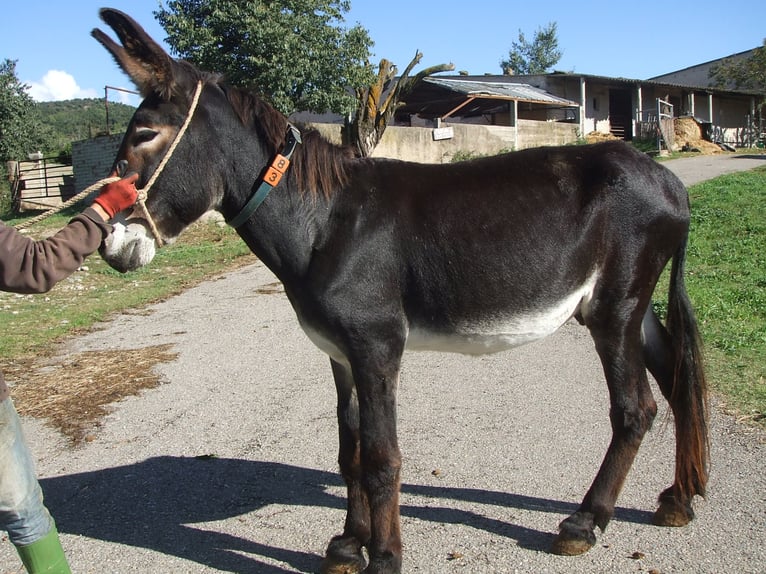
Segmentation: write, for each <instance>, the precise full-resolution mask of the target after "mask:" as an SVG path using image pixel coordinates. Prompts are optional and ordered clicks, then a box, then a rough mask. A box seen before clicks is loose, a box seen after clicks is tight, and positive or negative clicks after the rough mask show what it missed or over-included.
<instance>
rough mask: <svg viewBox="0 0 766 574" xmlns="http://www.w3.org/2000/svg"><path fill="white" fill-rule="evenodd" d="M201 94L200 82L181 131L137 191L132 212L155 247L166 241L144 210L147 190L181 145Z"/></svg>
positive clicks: (145, 209) (147, 194)
mask: <svg viewBox="0 0 766 574" xmlns="http://www.w3.org/2000/svg"><path fill="white" fill-rule="evenodd" d="M201 93H202V80H200V81H199V82H197V89H196V90H195V92H194V98H193V99H192V103H191V106H190V107H189V113H188V114H186V119H185V120H184V123H183V124H182V125H181V129H180V130H178V133H177V134H176V137H175V138H174V139H173V143H172V144H170V147H169V148H168V151H166V152H165V156H164V157H163V158H162V161H161V162H160V165H158V166H157V169H155V170H154V173H153V174H152V177H150V178H149V181H148V182H146V185H145V186H144V187H143V188H142V189H139V190H138V199H137V200H136V205H135V206H134V207H133V212H134V213H137V217H138V218H140V219H143V220H145V221H146V223H147V224H148V225H149V229H150V230H151V232H152V235H153V236H154V240H155V241H156V242H157V247H162V246H163V245H165V244H166V243H167V241H165V239H164V238H163V237H162V235H161V234H160V231H159V229H158V228H157V224H156V223H155V222H154V219H153V218H152V216H151V214H150V213H149V210H148V209H147V208H146V200H147V198H148V196H149V190H150V189H151V188H152V186H153V185H154V182H155V181H157V178H158V177H159V176H160V174H161V173H162V170H163V169H165V166H166V165H167V163H168V161H170V158H171V156H172V155H173V152H174V151H175V150H176V147H178V144H179V143H181V138H182V137H183V135H184V134H185V133H186V129H187V128H188V127H189V124H190V123H191V120H192V116H193V115H194V110H196V109H197V104H198V103H199V97H200V94H201Z"/></svg>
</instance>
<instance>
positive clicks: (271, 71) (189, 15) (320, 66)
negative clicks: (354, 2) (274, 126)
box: [154, 0, 373, 115]
mask: <svg viewBox="0 0 766 574" xmlns="http://www.w3.org/2000/svg"><path fill="white" fill-rule="evenodd" d="M349 9H350V2H349V0H282V1H274V0H255V1H254V0H170V1H169V2H167V7H166V8H164V7H163V8H160V10H159V11H157V12H155V13H154V14H155V16H156V17H157V20H158V21H159V22H160V24H161V25H162V26H163V28H164V29H165V31H166V32H167V34H168V38H167V39H166V41H167V43H168V44H169V45H170V47H171V50H172V51H173V52H174V54H175V55H177V56H179V57H181V58H184V59H186V60H188V61H190V62H192V63H193V64H195V65H196V66H198V67H199V68H201V69H204V70H208V71H211V72H220V73H223V74H224V75H225V77H226V80H227V82H229V83H230V84H232V85H237V86H242V87H249V88H254V89H255V90H257V91H258V92H259V93H261V94H263V95H264V96H266V97H267V98H268V99H269V101H270V102H271V103H272V104H273V105H274V106H275V107H276V108H277V109H279V110H280V111H281V112H283V113H285V114H290V113H292V112H294V111H315V112H326V111H332V112H336V113H341V114H344V115H345V114H347V113H349V112H350V111H351V110H352V109H353V106H354V97H353V95H352V93H351V92H350V91H349V90H348V88H349V87H354V86H360V85H365V84H369V83H371V81H372V77H373V72H372V69H371V67H370V66H369V64H368V58H369V55H370V46H372V43H373V42H372V40H371V39H370V37H369V34H368V33H367V30H365V29H364V28H362V27H361V26H360V25H356V26H353V27H351V28H343V27H342V26H341V25H342V24H343V22H344V19H343V15H344V13H346V12H348V11H349Z"/></svg>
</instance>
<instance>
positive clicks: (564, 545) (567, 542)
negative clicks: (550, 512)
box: [551, 519, 596, 556]
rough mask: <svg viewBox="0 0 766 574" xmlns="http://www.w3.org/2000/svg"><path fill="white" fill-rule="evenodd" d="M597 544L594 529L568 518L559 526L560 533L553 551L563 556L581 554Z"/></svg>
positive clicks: (552, 548)
mask: <svg viewBox="0 0 766 574" xmlns="http://www.w3.org/2000/svg"><path fill="white" fill-rule="evenodd" d="M594 544H596V535H595V534H594V533H593V530H592V529H590V528H588V527H586V526H582V525H579V524H576V521H573V520H571V519H567V520H565V521H564V522H562V523H561V525H560V526H559V533H558V535H557V536H556V538H555V539H554V540H553V544H552V545H551V552H552V553H553V554H559V555H561V556H579V555H580V554H584V553H585V552H587V551H588V550H590V549H591V548H593V545H594Z"/></svg>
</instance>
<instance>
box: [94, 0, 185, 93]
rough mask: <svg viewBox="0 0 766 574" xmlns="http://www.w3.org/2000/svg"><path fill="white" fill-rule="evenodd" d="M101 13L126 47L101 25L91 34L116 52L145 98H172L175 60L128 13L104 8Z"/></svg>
mask: <svg viewBox="0 0 766 574" xmlns="http://www.w3.org/2000/svg"><path fill="white" fill-rule="evenodd" d="M99 15H100V16H101V19H102V20H103V21H104V22H106V23H107V24H109V26H110V27H111V28H112V30H114V32H115V34H117V37H118V38H119V39H120V41H121V42H122V46H120V45H119V44H117V43H116V42H115V41H114V40H112V39H111V38H110V37H109V36H107V35H106V34H105V33H104V32H102V31H101V30H99V29H98V28H95V29H94V30H93V31H92V32H91V36H93V37H94V38H95V39H96V40H98V41H99V42H100V43H101V44H102V45H103V46H104V48H106V49H107V50H108V51H109V53H111V54H112V57H113V58H114V59H115V61H116V62H117V65H118V66H120V68H122V71H123V72H125V73H126V74H127V75H128V76H130V79H131V80H133V83H134V84H136V87H137V88H138V89H139V91H140V92H141V96H142V97H144V98H146V97H147V96H149V95H150V94H152V93H157V94H159V95H160V96H161V97H162V98H164V99H169V98H170V96H171V94H172V93H173V82H174V79H173V64H174V62H173V59H172V58H171V57H170V56H168V54H166V53H165V50H163V49H162V47H161V46H160V45H159V44H157V42H155V41H154V40H152V38H151V37H150V36H149V34H147V33H146V32H145V31H144V29H143V28H142V27H141V26H139V25H138V24H137V23H136V21H135V20H133V18H131V17H130V16H128V15H127V14H123V13H122V12H120V11H119V10H114V9H112V8H102V9H101V10H100V11H99Z"/></svg>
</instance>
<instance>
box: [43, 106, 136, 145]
mask: <svg viewBox="0 0 766 574" xmlns="http://www.w3.org/2000/svg"><path fill="white" fill-rule="evenodd" d="M37 106H38V111H39V115H40V120H41V122H42V123H43V124H44V125H45V126H47V127H48V128H49V129H50V130H51V132H52V134H53V141H52V142H51V148H52V149H58V150H65V149H69V148H70V147H71V146H70V144H71V143H72V142H73V141H79V140H84V139H88V138H91V137H95V136H97V135H101V134H104V133H107V129H106V107H105V105H104V100H103V99H99V98H88V99H75V100H64V101H60V102H40V103H38V104H37ZM135 111H136V109H135V108H134V107H132V106H128V105H125V104H120V103H117V102H109V130H108V131H109V133H121V132H123V131H125V128H126V127H127V125H128V122H129V121H130V118H131V117H132V116H133V113H134V112H135Z"/></svg>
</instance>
